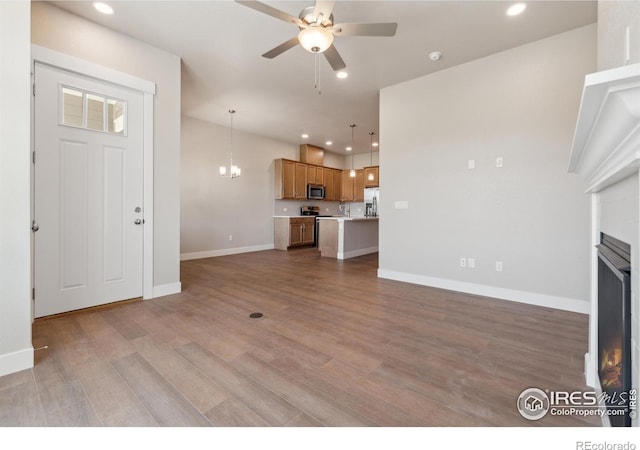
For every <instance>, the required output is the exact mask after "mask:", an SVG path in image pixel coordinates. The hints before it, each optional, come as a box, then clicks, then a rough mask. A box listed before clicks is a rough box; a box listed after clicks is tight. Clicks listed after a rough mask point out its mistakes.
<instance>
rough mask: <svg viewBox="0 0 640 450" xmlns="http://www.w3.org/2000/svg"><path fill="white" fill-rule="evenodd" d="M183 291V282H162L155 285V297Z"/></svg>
mask: <svg viewBox="0 0 640 450" xmlns="http://www.w3.org/2000/svg"><path fill="white" fill-rule="evenodd" d="M180 292H182V283H180V282H179V281H178V282H177V283H169V284H161V285H159V286H154V287H153V298H156V297H164V296H165V295H173V294H179V293H180Z"/></svg>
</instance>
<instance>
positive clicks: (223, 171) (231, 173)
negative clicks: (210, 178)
mask: <svg viewBox="0 0 640 450" xmlns="http://www.w3.org/2000/svg"><path fill="white" fill-rule="evenodd" d="M235 113H236V111H235V109H230V110H229V114H230V116H231V127H230V130H231V131H230V138H229V144H230V147H231V150H230V151H229V169H228V170H227V167H226V166H220V175H221V176H223V177H225V178H238V177H239V176H240V172H241V170H240V167H238V166H234V165H233V115H234V114H235Z"/></svg>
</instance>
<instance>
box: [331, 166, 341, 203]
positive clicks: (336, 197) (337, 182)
mask: <svg viewBox="0 0 640 450" xmlns="http://www.w3.org/2000/svg"><path fill="white" fill-rule="evenodd" d="M331 172H332V173H331V175H332V176H333V198H332V200H333V201H336V202H337V201H340V199H341V198H342V171H341V170H337V169H335V170H334V169H332V170H331Z"/></svg>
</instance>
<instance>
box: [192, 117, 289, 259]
mask: <svg viewBox="0 0 640 450" xmlns="http://www.w3.org/2000/svg"><path fill="white" fill-rule="evenodd" d="M241 121H242V111H238V112H237V113H236V117H234V122H235V123H240V122H241ZM229 139H230V129H229V128H228V127H223V126H220V125H215V124H212V123H209V122H203V121H201V120H197V119H193V118H190V117H186V116H185V117H183V118H182V167H181V197H182V210H181V222H182V225H181V240H180V242H181V244H180V246H181V250H180V251H181V253H182V255H183V257H184V256H185V255H188V254H193V253H200V252H210V253H211V256H213V255H216V254H225V253H233V252H236V251H242V250H250V249H251V248H253V247H256V246H258V247H264V246H269V245H270V246H273V215H274V200H273V198H274V163H273V161H274V160H275V159H277V158H287V159H295V160H297V159H298V155H299V146H297V145H292V144H287V143H284V142H280V141H276V140H273V139H269V138H265V137H262V136H257V135H253V134H249V133H243V132H238V131H234V150H233V160H234V163H237V165H238V166H240V168H241V169H242V176H241V177H240V178H236V179H233V180H232V179H229V178H223V177H221V176H220V175H218V167H219V166H220V165H227V166H228V165H229V148H230V147H229ZM229 235H232V236H233V240H232V241H229ZM247 247H250V248H248V249H247ZM215 252H218V253H215ZM202 256H207V255H202Z"/></svg>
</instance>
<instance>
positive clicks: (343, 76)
mask: <svg viewBox="0 0 640 450" xmlns="http://www.w3.org/2000/svg"><path fill="white" fill-rule="evenodd" d="M336 76H337V77H338V78H340V79H344V78H347V77H348V76H349V74H348V73H347V72H345V71H344V70H341V71H340V72H338V73H336Z"/></svg>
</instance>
